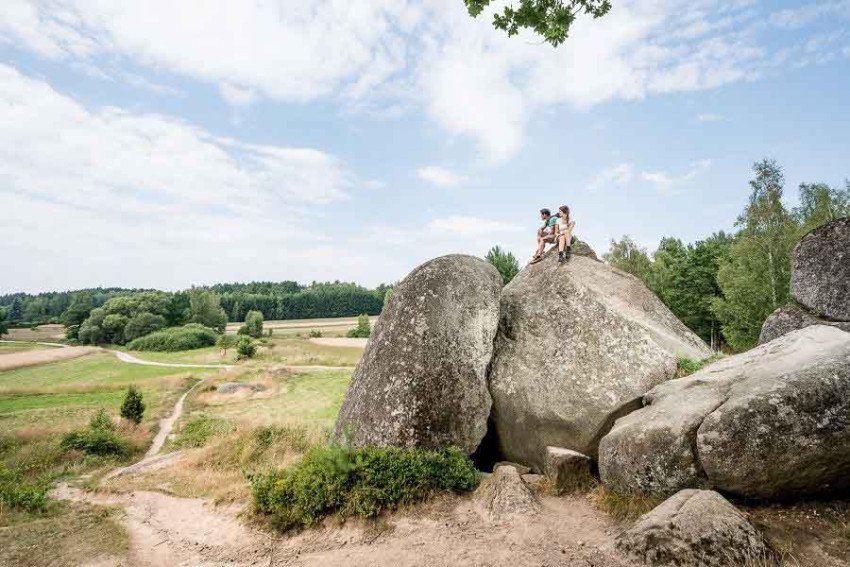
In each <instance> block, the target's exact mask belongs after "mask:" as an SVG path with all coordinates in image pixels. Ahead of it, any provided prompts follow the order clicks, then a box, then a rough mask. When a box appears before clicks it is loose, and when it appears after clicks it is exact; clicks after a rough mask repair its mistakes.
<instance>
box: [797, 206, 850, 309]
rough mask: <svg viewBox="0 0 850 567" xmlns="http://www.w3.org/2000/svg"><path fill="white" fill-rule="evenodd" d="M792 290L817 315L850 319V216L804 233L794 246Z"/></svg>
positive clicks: (802, 303) (804, 305)
mask: <svg viewBox="0 0 850 567" xmlns="http://www.w3.org/2000/svg"><path fill="white" fill-rule="evenodd" d="M791 293H792V295H793V296H794V299H796V300H797V302H798V303H800V304H801V305H802V306H803V307H805V308H806V309H808V310H809V311H811V312H812V313H813V314H815V315H820V316H823V317H827V318H829V319H831V320H833V321H850V217H847V218H843V219H838V220H835V221H832V222H828V223H826V224H824V225H823V226H820V227H818V228H816V229H814V230H812V231H811V232H809V233H808V234H806V235H805V236H803V238H802V239H801V240H800V242H799V243H798V244H797V246H796V248H794V267H793V270H792V272H791Z"/></svg>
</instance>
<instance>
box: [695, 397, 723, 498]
mask: <svg viewBox="0 0 850 567" xmlns="http://www.w3.org/2000/svg"><path fill="white" fill-rule="evenodd" d="M728 401H729V394H728V393H727V394H726V395H725V396H723V399H722V400H721V401H720V402H719V403H718V404H717V405H715V406H714V407H713V408H711V410H710V411H707V412H705V415H703V416H702V419H701V420H700V422H699V424H698V425H697V426H696V427H694V428H693V429H692V430H691V431H690V432H689V433H688V435H689V437H690V438H689V439H688V444H689V445H690V446H691V454H692V455H693V457H694V465H695V466H696V469H697V476H698V477H702V479H704V480H705V481H706V483H707V482H708V474H707V473H706V472H705V468H704V467H703V466H702V460H701V459H700V456H699V449H698V448H697V435H699V430H700V428H701V427H702V424H703V423H705V420H706V419H707V418H708V416H710V415H711V414H713V413H714V412H715V411H717V408H719V407H720V406H722V405H723V404H725V403H726V402H728Z"/></svg>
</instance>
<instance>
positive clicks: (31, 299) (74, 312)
mask: <svg viewBox="0 0 850 567" xmlns="http://www.w3.org/2000/svg"><path fill="white" fill-rule="evenodd" d="M193 289H200V290H203V291H207V292H210V293H212V294H214V295H215V296H216V297H217V298H218V301H219V304H220V306H221V308H223V309H224V312H225V315H226V317H227V320H228V321H233V322H242V321H244V320H245V316H246V315H247V314H248V312H249V311H260V312H261V313H262V314H263V316H264V317H265V318H266V319H310V318H319V317H353V316H356V315H359V314H361V313H368V314H369V315H378V314H380V312H381V308H382V306H383V302H384V296H385V295H386V293H387V291H388V290H389V289H390V286H388V285H383V284H382V285H379V286H378V287H376V288H375V289H368V288H365V287H362V286H359V285H356V284H354V283H346V282H338V281H337V282H326V283H320V282H313V283H312V284H310V285H307V286H305V285H301V284H299V283H297V282H294V281H284V282H251V283H226V284H216V285H212V286H203V287H198V288H193ZM191 291H192V290H185V291H178V292H175V293H171V292H165V291H156V290H151V289H126V288H90V289H81V290H75V291H62V292H46V293H38V294H27V293H13V294H7V295H0V310H3V311H4V312H5V314H6V317H5V320H6V321H7V323H8V324H10V325H12V326H24V325H38V324H44V323H66V321H68V320H70V321H71V324H76V325H80V324H82V321H83V320H84V319H86V318H87V317H88V314H89V312H90V311H91V310H93V309H96V308H101V307H103V306H104V305H105V304H106V303H107V301H109V300H111V299H113V298H119V297H121V298H134V297H135V298H137V299H124V300H119V301H118V302H117V304H116V305H117V311H116V312H115V313H109V314H116V315H123V316H125V317H128V318H130V317H133V316H135V314H138V313H139V312H147V313H150V314H151V315H155V316H158V317H162V318H163V319H164V320H165V326H175V325H180V324H182V323H184V322H186V321H185V319H186V317H185V312H186V309H188V308H189V303H190V295H191ZM124 302H128V303H127V304H124ZM134 302H142V303H144V302H148V303H151V305H142V306H141V307H142V309H136V308H135V307H133V304H134ZM147 307H150V309H148V308H147ZM131 312H132V313H133V315H130V313H131ZM66 313H67V315H66ZM81 314H84V316H81ZM147 319H148V323H151V320H150V318H149V317H148V318H147ZM111 322H112V323H113V324H114V323H116V321H115V319H114V318H113V320H112V321H111ZM125 323H126V322H125ZM156 323H157V324H158V323H159V319H157V320H156ZM113 326H114V325H113Z"/></svg>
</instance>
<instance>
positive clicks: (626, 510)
mask: <svg viewBox="0 0 850 567" xmlns="http://www.w3.org/2000/svg"><path fill="white" fill-rule="evenodd" d="M590 499H591V502H593V504H594V506H596V507H597V508H599V509H600V510H602V511H603V512H605V513H606V514H608V515H609V516H611V517H612V518H614V519H615V520H617V521H620V522H625V521H631V520H636V519H637V518H639V517H641V516H643V515H644V514H646V513H647V512H649V511H650V510H652V509H653V508H655V507H656V506H658V505H659V504H661V502H662V501H663V499H661V498H653V497H651V496H646V495H645V494H638V493H628V494H621V493H619V492H615V491H613V490H609V489H607V488H605V487H604V486H603V485H602V484H597V485H596V488H594V489H593V490H592V491H591V493H590Z"/></svg>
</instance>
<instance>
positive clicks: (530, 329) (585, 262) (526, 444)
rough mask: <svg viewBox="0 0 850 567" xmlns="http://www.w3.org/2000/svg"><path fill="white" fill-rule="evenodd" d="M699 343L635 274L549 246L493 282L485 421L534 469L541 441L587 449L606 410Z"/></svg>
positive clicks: (657, 378) (510, 452)
mask: <svg viewBox="0 0 850 567" xmlns="http://www.w3.org/2000/svg"><path fill="white" fill-rule="evenodd" d="M710 354H711V351H710V350H709V348H708V347H707V346H706V345H705V343H703V341H702V340H700V338H699V337H697V336H696V335H695V334H694V333H692V332H691V331H690V330H689V329H688V328H687V327H685V325H684V324H683V323H682V322H681V321H679V320H678V319H677V318H676V317H675V316H674V315H673V313H672V312H670V310H669V309H667V307H665V306H664V304H663V303H661V301H660V300H659V299H658V298H657V297H656V296H655V295H654V294H653V293H652V292H651V291H650V290H649V289H647V287H646V286H645V285H644V284H643V283H642V282H641V281H640V280H638V279H637V278H636V277H634V276H632V275H630V274H627V273H625V272H622V271H620V270H617V269H615V268H612V267H610V266H608V265H606V264H604V263H602V262H598V261H595V260H593V259H591V258H589V257H586V256H579V255H575V254H574V255H573V257H572V259H571V260H570V261H569V262H567V263H566V264H564V265H558V263H557V253H556V252H555V253H553V252H552V251H550V252H549V253H547V254H546V256H545V257H544V259H543V260H542V261H541V262H539V263H537V264H534V265H531V266H529V267H527V268H526V269H524V270H523V271H522V272H520V273H519V274H518V275H517V276H516V277H515V278H514V279H513V280H512V281H511V282H510V283H509V284H508V285H507V286H506V287H505V288H504V290H503V291H502V297H501V316H500V321H499V332H498V334H497V337H496V352H495V354H494V358H493V363H492V369H491V372H490V393H491V395H492V396H493V422H494V424H495V428H496V433H497V437H498V440H499V445H500V448H501V450H502V452H503V454H504V455H505V457H506V458H507V459H510V460H512V461H516V462H520V463H524V464H527V465H529V466H531V467H533V468H534V469H536V470H537V471H542V470H543V466H544V460H545V453H546V447H547V446H550V445H551V446H556V447H563V448H565V449H572V450H574V451H578V452H580V453H584V454H586V455H589V456H591V457H593V456H595V455H596V449H597V444H598V441H599V439H600V437H601V436H602V435H604V434H605V433H606V432H607V430H608V429H609V428H610V426H611V424H612V423H613V421H614V419H615V418H617V417H619V416H620V415H623V413H626V412H628V411H631V410H633V409H636V408H637V407H640V400H641V397H642V396H643V394H644V393H645V392H646V391H647V390H649V389H650V388H652V387H653V386H655V385H656V384H659V383H661V382H663V381H665V380H667V379H669V378H672V377H673V376H674V374H675V372H676V363H677V358H680V357H687V358H692V359H703V358H706V357H708V356H710Z"/></svg>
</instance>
